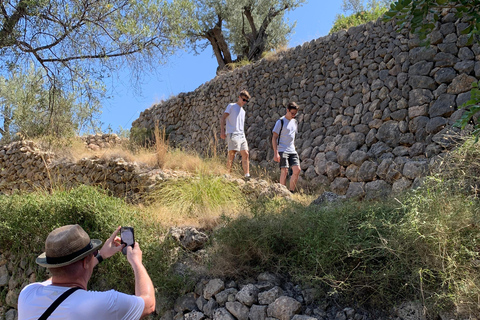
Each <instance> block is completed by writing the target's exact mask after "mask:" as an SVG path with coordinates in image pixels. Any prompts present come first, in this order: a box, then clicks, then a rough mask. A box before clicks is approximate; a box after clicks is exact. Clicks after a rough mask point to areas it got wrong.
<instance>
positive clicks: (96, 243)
mask: <svg viewBox="0 0 480 320" xmlns="http://www.w3.org/2000/svg"><path fill="white" fill-rule="evenodd" d="M101 245H102V241H100V240H97V239H93V240H90V237H89V236H88V234H87V233H86V232H85V230H83V228H82V227H80V226H79V225H78V224H75V225H67V226H63V227H60V228H57V229H55V230H53V231H52V232H50V234H49V235H48V237H47V240H46V241H45V252H44V253H42V254H41V255H39V256H38V258H37V260H36V262H37V263H38V264H39V265H41V266H42V267H46V268H58V267H63V266H67V265H69V264H72V263H74V262H76V261H78V260H81V259H83V258H85V257H86V256H88V255H89V254H91V253H92V252H94V251H95V250H98V248H99V247H100V246H101Z"/></svg>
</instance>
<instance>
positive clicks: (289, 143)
mask: <svg viewBox="0 0 480 320" xmlns="http://www.w3.org/2000/svg"><path fill="white" fill-rule="evenodd" d="M282 120H283V128H282V132H281V133H280V139H279V142H278V146H277V150H278V152H286V153H297V151H295V134H296V133H297V128H298V127H297V121H296V120H295V119H291V120H288V119H287V118H285V116H283V117H281V118H280V119H278V120H277V122H276V123H275V127H273V130H272V131H273V132H275V133H277V134H278V133H279V132H280V127H281V126H282V124H281V121H282Z"/></svg>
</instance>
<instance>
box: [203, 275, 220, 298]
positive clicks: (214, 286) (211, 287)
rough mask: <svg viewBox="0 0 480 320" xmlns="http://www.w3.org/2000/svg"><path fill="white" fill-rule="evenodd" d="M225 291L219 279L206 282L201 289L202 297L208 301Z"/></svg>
mask: <svg viewBox="0 0 480 320" xmlns="http://www.w3.org/2000/svg"><path fill="white" fill-rule="evenodd" d="M223 289H225V283H224V282H223V281H222V280H220V279H212V280H210V281H208V283H207V284H206V286H205V288H204V289H203V297H204V298H205V299H207V300H210V299H211V298H212V297H213V296H214V295H216V294H217V293H219V292H220V291H222V290H223Z"/></svg>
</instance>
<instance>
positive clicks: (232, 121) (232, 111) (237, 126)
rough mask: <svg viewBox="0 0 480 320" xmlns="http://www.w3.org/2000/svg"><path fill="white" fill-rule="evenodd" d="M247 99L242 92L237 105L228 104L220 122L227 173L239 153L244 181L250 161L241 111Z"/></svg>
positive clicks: (243, 110) (246, 93)
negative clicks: (226, 153)
mask: <svg viewBox="0 0 480 320" xmlns="http://www.w3.org/2000/svg"><path fill="white" fill-rule="evenodd" d="M249 99H250V94H249V93H248V92H247V90H242V91H241V92H240V94H239V95H238V100H237V103H230V104H229V105H228V106H227V108H226V109H225V112H224V113H223V115H222V118H221V120H220V131H221V132H220V138H222V139H227V144H228V160H227V169H228V172H230V171H231V169H232V163H233V159H234V158H235V154H236V153H237V152H240V154H241V155H242V167H243V172H244V174H245V178H246V179H249V178H250V160H249V154H248V143H247V138H246V137H245V131H244V123H245V109H243V106H244V105H246V104H247V102H248V100H249Z"/></svg>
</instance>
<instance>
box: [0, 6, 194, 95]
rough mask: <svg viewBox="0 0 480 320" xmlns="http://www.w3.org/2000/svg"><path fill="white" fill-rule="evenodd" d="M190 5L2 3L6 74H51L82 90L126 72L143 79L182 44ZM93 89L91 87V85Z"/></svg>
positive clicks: (60, 83)
mask: <svg viewBox="0 0 480 320" xmlns="http://www.w3.org/2000/svg"><path fill="white" fill-rule="evenodd" d="M190 6H191V4H190V2H189V1H187V0H172V1H166V0H115V1H111V0H0V61H1V64H0V71H1V72H2V73H5V70H6V69H8V68H11V67H12V66H15V67H18V66H20V67H21V68H22V69H27V68H29V64H30V63H31V62H33V63H34V65H35V67H37V68H38V67H41V68H43V69H44V70H45V71H46V75H47V77H48V78H49V79H50V81H51V83H52V86H55V87H70V89H75V88H77V89H78V86H79V85H81V86H84V85H85V84H88V83H94V81H95V80H101V79H103V78H105V77H106V76H109V75H111V74H112V73H113V72H115V71H117V70H119V69H120V65H121V64H122V63H128V64H129V67H131V69H132V70H133V71H135V72H137V73H136V74H137V75H138V74H139V72H140V71H141V70H143V68H144V67H145V66H148V65H152V64H158V63H162V62H164V61H165V58H166V57H167V55H168V54H170V53H171V52H172V51H173V50H175V49H176V48H177V47H178V46H179V45H181V42H182V28H184V25H183V23H187V22H188V21H186V19H185V18H184V17H188V14H185V13H186V11H188V10H189V8H190ZM87 87H88V86H87Z"/></svg>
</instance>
